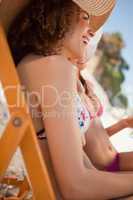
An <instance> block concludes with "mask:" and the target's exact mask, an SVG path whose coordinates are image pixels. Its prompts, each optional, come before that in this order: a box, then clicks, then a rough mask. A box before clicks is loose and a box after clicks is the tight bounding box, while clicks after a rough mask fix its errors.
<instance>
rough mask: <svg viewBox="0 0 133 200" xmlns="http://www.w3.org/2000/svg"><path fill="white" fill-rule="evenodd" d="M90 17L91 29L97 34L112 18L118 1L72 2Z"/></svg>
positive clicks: (90, 0)
mask: <svg viewBox="0 0 133 200" xmlns="http://www.w3.org/2000/svg"><path fill="white" fill-rule="evenodd" d="M72 1H73V2H74V3H76V4H77V5H78V6H79V7H80V8H81V9H82V10H84V11H86V12H87V13H88V14H89V16H90V27H91V28H92V30H93V31H94V32H96V31H97V30H98V29H99V28H100V27H101V26H102V25H103V24H104V23H105V21H106V20H107V18H108V17H109V16H110V14H111V11H112V10H113V8H114V6H115V3H116V0H72Z"/></svg>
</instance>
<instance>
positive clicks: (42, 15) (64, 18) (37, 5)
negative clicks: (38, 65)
mask: <svg viewBox="0 0 133 200" xmlns="http://www.w3.org/2000/svg"><path fill="white" fill-rule="evenodd" d="M79 13H80V8H79V7H78V6H77V5H76V4H75V3H74V2H73V1H72V0H30V3H29V4H28V5H27V6H26V7H25V8H24V9H23V10H22V11H21V13H19V15H18V16H17V17H16V19H15V20H14V21H13V23H12V24H11V26H10V27H9V31H8V42H9V45H10V48H11V51H12V54H13V58H14V61H15V64H16V65H17V64H18V63H19V61H20V60H21V59H22V58H23V57H24V56H26V55H27V54H29V53H35V54H37V55H44V56H47V55H53V54H58V52H59V50H60V47H61V41H62V40H63V39H64V37H65V34H66V33H67V32H69V31H71V30H73V26H74V25H75V24H76V22H77V20H78V16H79Z"/></svg>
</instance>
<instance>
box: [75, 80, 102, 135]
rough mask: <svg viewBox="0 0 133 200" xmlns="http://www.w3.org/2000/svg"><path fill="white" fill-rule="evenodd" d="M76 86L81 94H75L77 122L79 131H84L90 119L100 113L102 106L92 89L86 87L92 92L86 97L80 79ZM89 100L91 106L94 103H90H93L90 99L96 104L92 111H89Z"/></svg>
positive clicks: (98, 115)
mask: <svg viewBox="0 0 133 200" xmlns="http://www.w3.org/2000/svg"><path fill="white" fill-rule="evenodd" d="M78 86H79V91H80V93H81V95H80V94H77V95H76V104H77V118H78V123H79V126H80V130H81V133H85V132H86V131H87V129H88V128H89V125H90V121H91V120H93V119H95V118H96V117H100V116H101V115H102V113H103V106H102V104H101V103H100V101H99V99H98V97H97V96H96V95H95V94H94V93H93V91H92V89H90V88H88V89H89V91H91V92H92V94H91V95H90V97H87V96H86V95H85V91H84V87H83V86H82V83H81V81H79V82H78ZM92 95H93V97H92ZM90 98H92V100H90ZM89 101H90V104H91V106H93V107H94V105H92V104H93V102H92V101H95V103H96V104H97V105H96V106H95V107H96V110H95V111H94V112H91V111H90V105H89Z"/></svg>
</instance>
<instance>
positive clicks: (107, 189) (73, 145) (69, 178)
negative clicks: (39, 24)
mask: <svg viewBox="0 0 133 200" xmlns="http://www.w3.org/2000/svg"><path fill="white" fill-rule="evenodd" d="M22 67H23V66H21V69H22ZM74 70H75V69H74V68H72V66H71V65H70V64H69V62H67V61H66V60H65V61H64V59H61V58H59V57H58V58H57V57H56V58H54V57H52V59H50V60H47V59H46V58H45V59H43V58H42V59H38V60H37V61H36V60H35V61H32V62H30V63H28V64H27V66H26V71H25V72H26V74H25V75H24V74H23V78H24V80H25V78H26V76H27V84H28V86H29V85H30V86H29V87H28V88H29V89H30V90H31V91H34V92H36V94H37V93H38V94H41V97H42V102H41V106H42V111H43V114H44V125H45V130H46V134H47V139H48V145H49V150H50V154H51V158H52V163H53V167H54V171H55V176H56V180H57V182H58V185H59V187H60V190H61V193H62V195H63V197H64V199H65V200H77V199H78V200H107V199H111V198H116V197H119V196H124V195H128V194H132V193H133V173H131V174H129V175H125V174H115V173H107V172H102V171H98V170H96V169H95V168H92V165H91V164H90V168H89V162H90V160H89V159H88V162H87V160H86V161H85V162H84V156H83V147H82V142H81V135H80V131H79V127H78V123H77V121H76V118H75V116H76V114H75V113H76V107H75V103H74V100H73V99H74V98H73V97H72V98H71V96H69V95H70V94H72V95H74V94H75V92H76V73H75V71H74ZM20 74H21V73H20ZM42 90H43V93H42ZM57 94H58V95H57ZM57 97H58V99H57ZM46 105H47V106H46ZM55 114H57V115H55ZM85 159H87V158H85Z"/></svg>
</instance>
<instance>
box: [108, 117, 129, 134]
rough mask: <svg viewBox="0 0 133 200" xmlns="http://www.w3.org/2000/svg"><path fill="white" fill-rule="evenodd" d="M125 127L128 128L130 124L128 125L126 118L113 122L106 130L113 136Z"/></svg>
mask: <svg viewBox="0 0 133 200" xmlns="http://www.w3.org/2000/svg"><path fill="white" fill-rule="evenodd" d="M125 128H128V126H127V123H126V121H125V119H122V120H120V121H119V122H117V123H116V124H113V125H112V126H110V127H108V128H105V130H106V132H107V134H108V135H109V136H112V135H114V134H115V133H117V132H119V131H121V130H123V129H125Z"/></svg>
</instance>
